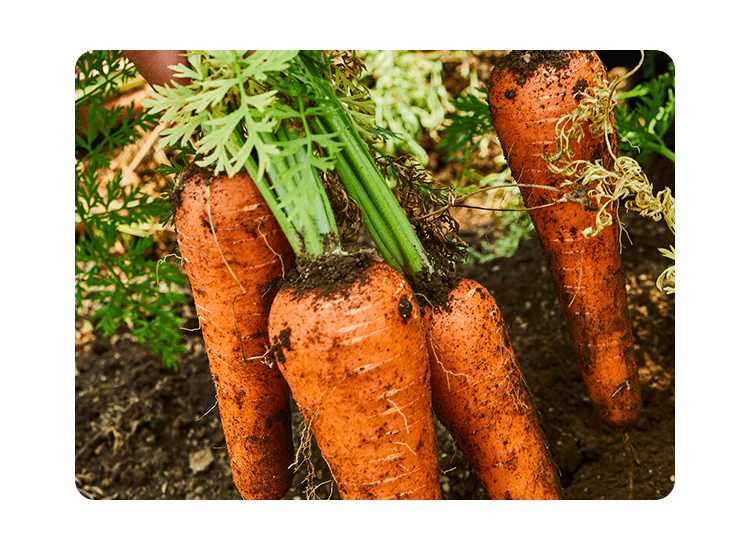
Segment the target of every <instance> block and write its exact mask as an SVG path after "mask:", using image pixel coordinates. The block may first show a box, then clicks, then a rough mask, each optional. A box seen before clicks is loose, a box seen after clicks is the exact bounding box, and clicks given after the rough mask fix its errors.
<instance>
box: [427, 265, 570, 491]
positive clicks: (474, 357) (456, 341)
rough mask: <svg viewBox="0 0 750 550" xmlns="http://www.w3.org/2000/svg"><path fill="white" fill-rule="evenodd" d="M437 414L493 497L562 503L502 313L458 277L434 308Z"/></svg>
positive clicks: (430, 340) (430, 325)
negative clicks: (446, 298)
mask: <svg viewBox="0 0 750 550" xmlns="http://www.w3.org/2000/svg"><path fill="white" fill-rule="evenodd" d="M424 323H425V327H426V329H427V345H428V349H429V352H430V369H431V372H432V377H431V384H432V395H433V406H434V409H435V414H436V415H437V417H438V419H439V420H440V421H441V422H442V423H443V425H444V426H445V427H446V428H447V429H448V431H449V432H450V433H451V435H453V437H454V438H455V440H456V443H457V444H458V447H459V448H460V449H461V451H462V452H463V454H464V456H466V458H467V460H468V461H469V463H470V464H471V466H472V468H473V469H474V471H475V472H476V474H477V476H478V477H479V479H480V480H481V481H482V484H483V485H484V487H485V489H486V490H487V494H488V495H489V496H490V497H491V498H493V499H506V500H507V499H512V500H521V499H525V500H531V499H535V500H541V499H549V500H555V499H559V498H560V482H559V480H558V477H557V470H556V466H555V465H554V464H553V462H552V460H551V458H550V455H549V452H548V449H547V445H546V441H545V437H544V434H543V433H542V430H541V428H540V426H539V421H538V419H537V416H536V415H537V412H536V409H535V408H534V403H533V400H532V398H531V393H530V392H529V389H528V387H527V385H526V381H525V379H524V377H523V374H522V373H521V370H520V369H519V367H518V362H517V360H516V355H515V353H514V351H513V347H512V346H511V343H510V339H509V337H508V331H507V329H506V327H505V322H504V321H503V318H502V315H501V314H500V310H499V309H498V307H497V304H496V303H495V299H494V298H493V297H492V295H491V294H490V293H489V292H488V291H487V289H485V288H484V287H482V286H481V285H480V284H479V283H477V282H475V281H471V280H468V279H459V280H458V281H456V283H455V286H454V288H453V289H452V290H451V292H450V294H449V297H448V300H447V302H446V304H445V306H444V307H440V308H435V307H430V306H428V307H427V308H426V310H425V316H424Z"/></svg>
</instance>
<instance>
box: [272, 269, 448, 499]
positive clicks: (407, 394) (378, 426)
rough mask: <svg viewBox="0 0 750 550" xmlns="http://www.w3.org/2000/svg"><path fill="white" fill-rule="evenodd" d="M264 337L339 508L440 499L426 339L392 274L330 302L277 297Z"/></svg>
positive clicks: (310, 295) (368, 279)
mask: <svg viewBox="0 0 750 550" xmlns="http://www.w3.org/2000/svg"><path fill="white" fill-rule="evenodd" d="M269 334H270V337H271V341H272V343H273V344H274V348H273V349H274V351H275V353H276V359H277V363H278V365H279V368H280V370H281V372H282V373H283V374H284V377H285V378H286V380H287V381H288V382H289V386H290V387H291V389H292V394H293V396H294V398H295V400H296V402H297V404H298V405H299V407H300V411H301V412H302V414H303V416H304V418H305V420H306V422H308V423H309V424H310V426H311V429H312V432H313V434H314V435H315V438H316V441H317V442H318V445H319V447H320V449H321V452H322V454H323V456H324V457H325V459H326V461H327V462H328V464H329V466H330V468H331V472H332V474H333V476H334V478H335V480H336V482H337V484H338V487H339V492H340V494H341V497H342V498H343V499H439V498H440V497H441V493H440V487H439V484H438V468H437V448H436V442H435V432H434V425H433V420H432V410H431V394H430V385H429V383H430V380H429V365H428V359H427V350H426V348H425V339H424V332H423V329H422V324H421V320H420V317H419V311H418V308H417V305H416V301H415V299H414V296H413V294H412V291H411V288H410V287H409V285H408V284H407V283H406V281H405V280H404V279H403V277H402V276H401V275H400V274H399V273H398V272H397V271H396V270H395V269H393V268H391V267H390V266H388V265H386V264H382V263H375V264H374V265H372V266H370V267H367V268H366V269H365V270H364V271H363V273H362V274H361V275H360V276H359V277H358V278H357V279H356V280H355V281H354V282H353V283H350V284H347V285H346V286H345V287H344V288H341V289H339V290H338V291H336V292H334V293H333V294H328V295H326V294H324V293H323V292H322V291H321V292H316V291H306V292H303V293H302V294H301V295H299V296H298V295H296V293H295V291H294V290H293V289H283V290H281V291H280V292H279V294H278V295H277V297H276V299H275V300H274V302H273V305H272V308H271V313H270V317H269Z"/></svg>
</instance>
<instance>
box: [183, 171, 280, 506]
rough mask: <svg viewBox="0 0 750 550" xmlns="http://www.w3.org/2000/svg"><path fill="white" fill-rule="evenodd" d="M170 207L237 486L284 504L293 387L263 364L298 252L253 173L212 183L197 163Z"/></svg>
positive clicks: (245, 494)
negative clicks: (274, 311)
mask: <svg viewBox="0 0 750 550" xmlns="http://www.w3.org/2000/svg"><path fill="white" fill-rule="evenodd" d="M173 205H174V210H175V227H176V230H177V240H178V244H179V249H180V254H181V255H182V258H183V260H184V261H185V269H186V271H187V275H188V279H189V281H190V286H191V288H192V291H193V296H194V299H195V306H196V310H197V313H198V317H199V319H200V325H201V330H202V332H203V339H204V341H205V344H206V352H207V355H208V360H209V365H210V369H211V374H212V376H213V380H214V385H215V389H216V397H217V400H218V407H219V414H220V417H221V422H222V426H223V429H224V436H225V439H226V443H227V450H228V452H229V458H230V463H231V467H232V473H233V477H234V482H235V485H236V486H237V489H238V490H239V492H240V494H241V495H242V496H243V497H244V498H245V499H248V500H251V499H252V500H257V499H278V498H281V497H282V496H284V494H285V493H286V492H287V491H288V490H289V487H290V486H291V481H292V473H291V470H290V466H291V464H292V463H293V462H294V453H293V444H292V435H291V415H290V405H289V388H288V386H287V384H286V382H285V381H284V379H283V377H282V376H281V373H280V372H279V370H278V369H277V368H269V366H268V365H267V364H266V363H264V362H263V360H262V359H261V357H262V356H263V355H264V353H265V352H266V350H267V348H268V346H269V343H268V333H267V330H268V328H267V327H268V310H269V308H270V305H271V299H272V298H273V295H274V291H273V285H272V283H273V281H274V280H276V279H278V278H280V277H282V276H283V275H284V273H286V272H287V271H288V270H289V269H291V267H292V264H293V258H294V257H293V254H292V252H291V248H290V247H289V244H288V242H287V240H286V237H284V235H283V233H282V232H281V230H280V228H279V226H278V224H277V223H276V220H275V219H274V217H273V215H272V214H271V212H270V210H269V209H268V206H267V205H266V203H265V202H264V201H263V199H262V197H261V195H260V193H259V192H258V190H257V188H256V187H255V185H254V183H253V181H252V179H251V178H250V176H248V175H247V174H246V173H239V174H237V175H235V176H234V177H232V178H227V177H215V178H212V177H211V174H210V173H208V172H207V171H203V170H200V169H198V168H197V167H196V166H194V165H193V166H191V167H189V168H188V169H186V171H184V172H183V173H182V174H181V175H180V177H179V178H178V180H177V186H176V189H175V193H174V194H173Z"/></svg>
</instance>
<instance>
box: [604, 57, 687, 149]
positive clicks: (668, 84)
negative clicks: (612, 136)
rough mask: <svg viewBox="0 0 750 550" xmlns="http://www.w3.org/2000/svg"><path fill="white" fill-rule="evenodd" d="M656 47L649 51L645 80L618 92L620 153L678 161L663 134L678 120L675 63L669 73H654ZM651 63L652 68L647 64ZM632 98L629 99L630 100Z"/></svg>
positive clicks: (646, 59)
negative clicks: (660, 156) (675, 93)
mask: <svg viewBox="0 0 750 550" xmlns="http://www.w3.org/2000/svg"><path fill="white" fill-rule="evenodd" d="M654 53H655V52H653V51H648V52H646V56H645V59H644V70H643V74H644V77H645V78H646V80H645V81H644V82H642V83H641V84H638V85H637V86H635V87H634V88H633V89H632V90H629V91H627V92H622V93H620V94H618V101H619V103H618V105H617V106H616V107H615V109H614V112H615V126H616V128H617V132H618V134H619V135H620V144H619V150H620V155H623V156H630V157H633V158H634V159H635V160H636V161H638V162H643V160H645V158H646V157H647V156H648V155H649V154H651V153H657V154H659V155H662V156H663V157H665V158H667V159H669V160H671V161H672V162H674V161H675V154H674V151H672V150H671V149H670V148H669V147H668V146H667V145H666V143H665V142H664V138H665V136H666V135H667V132H669V131H670V130H671V129H672V128H673V125H674V121H675V95H674V88H675V80H674V74H675V73H674V64H673V63H669V66H668V70H667V72H666V73H663V74H659V75H655V74H653V71H654V69H653V56H654ZM649 66H650V67H651V69H650V70H649V71H647V70H646V68H647V67H649ZM628 100H630V101H628Z"/></svg>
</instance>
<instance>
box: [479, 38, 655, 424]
mask: <svg viewBox="0 0 750 550" xmlns="http://www.w3.org/2000/svg"><path fill="white" fill-rule="evenodd" d="M603 73H604V67H603V65H602V64H601V61H600V60H599V58H598V57H597V56H596V54H595V53H594V52H577V51H576V52H571V51H553V52H543V51H528V52H524V51H514V52H511V53H510V54H508V55H507V56H506V57H505V58H503V59H501V60H500V62H499V63H498V64H497V66H496V67H495V69H494V70H493V72H492V79H491V83H490V87H489V96H488V99H489V105H490V111H491V113H492V118H493V122H494V125H495V129H496V130H497V134H498V137H499V138H500V143H501V145H502V148H503V151H504V152H505V155H506V159H507V161H508V164H509V165H510V168H511V171H512V173H513V175H514V177H515V179H516V181H518V182H519V183H520V184H521V187H520V188H521V193H522V195H523V199H524V202H525V204H526V207H527V208H529V209H530V211H529V213H530V215H531V219H532V221H533V222H534V226H535V228H536V231H537V234H538V236H539V239H540V241H541V244H542V247H543V248H544V251H545V254H546V256H547V260H548V263H549V267H550V272H551V274H552V278H553V280H554V283H555V286H556V289H557V293H558V296H559V299H560V303H561V304H562V307H563V311H564V314H565V319H566V322H567V324H568V328H569V331H570V334H571V339H572V341H573V345H574V347H575V351H576V355H577V357H578V362H579V364H580V367H581V371H582V373H583V377H584V380H585V382H586V386H587V388H588V392H589V396H590V398H591V401H592V403H593V406H594V408H595V410H596V412H597V414H598V416H599V418H600V419H601V420H602V421H603V422H604V423H605V424H606V425H608V426H610V427H612V428H615V429H617V430H621V431H625V432H626V431H629V430H630V429H631V428H632V427H633V426H634V425H635V423H636V421H637V420H638V417H639V414H640V409H641V399H640V389H639V386H638V371H637V368H636V364H635V357H634V353H633V335H632V330H631V325H630V320H629V317H628V310H627V296H626V290H625V280H624V277H623V273H622V267H621V257H620V235H619V227H618V224H617V212H616V209H614V208H613V209H610V211H609V213H610V214H611V215H612V216H613V218H614V219H615V223H614V224H612V225H610V226H609V227H607V228H606V229H604V231H603V232H601V233H600V234H598V235H596V236H593V237H584V236H583V234H582V231H583V230H584V229H586V228H588V227H593V226H595V220H596V216H597V212H596V210H597V208H598V204H597V203H596V200H595V199H592V198H590V197H588V196H587V195H586V190H584V192H583V194H582V195H580V196H579V197H578V200H576V197H575V196H574V195H573V194H571V193H569V194H568V199H569V200H566V201H560V200H559V199H560V198H561V197H562V196H563V192H561V191H555V190H550V189H548V188H550V187H551V188H557V189H559V188H560V186H561V184H562V183H563V178H562V177H560V176H559V175H555V174H554V173H552V172H551V171H550V170H549V169H548V165H547V162H546V160H545V157H543V155H550V156H552V155H555V154H556V153H557V152H558V150H559V148H558V144H557V143H556V135H555V126H556V123H557V122H558V120H559V119H560V118H561V117H563V116H564V115H568V114H570V113H571V112H573V111H574V110H575V109H576V107H577V105H578V102H579V94H578V92H580V91H582V90H583V89H585V88H586V87H587V86H592V85H594V82H595V76H596V75H597V74H603ZM612 122H613V121H612ZM612 127H613V124H612ZM583 130H584V135H583V138H582V139H581V140H580V141H575V140H571V141H570V153H571V158H572V159H573V160H575V159H581V160H588V161H594V160H597V159H602V158H603V157H605V158H604V159H603V161H602V162H603V164H604V166H605V168H606V167H608V166H611V163H610V164H608V162H610V161H611V158H609V157H606V156H605V153H606V151H607V147H606V142H605V137H604V136H602V137H601V138H594V137H593V136H592V135H591V133H590V132H589V127H588V123H586V124H585V125H584V126H583ZM613 138H614V136H610V141H611V142H612V141H613ZM534 186H537V187H534ZM538 186H546V188H540V187H538ZM550 204H553V206H547V205H550Z"/></svg>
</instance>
